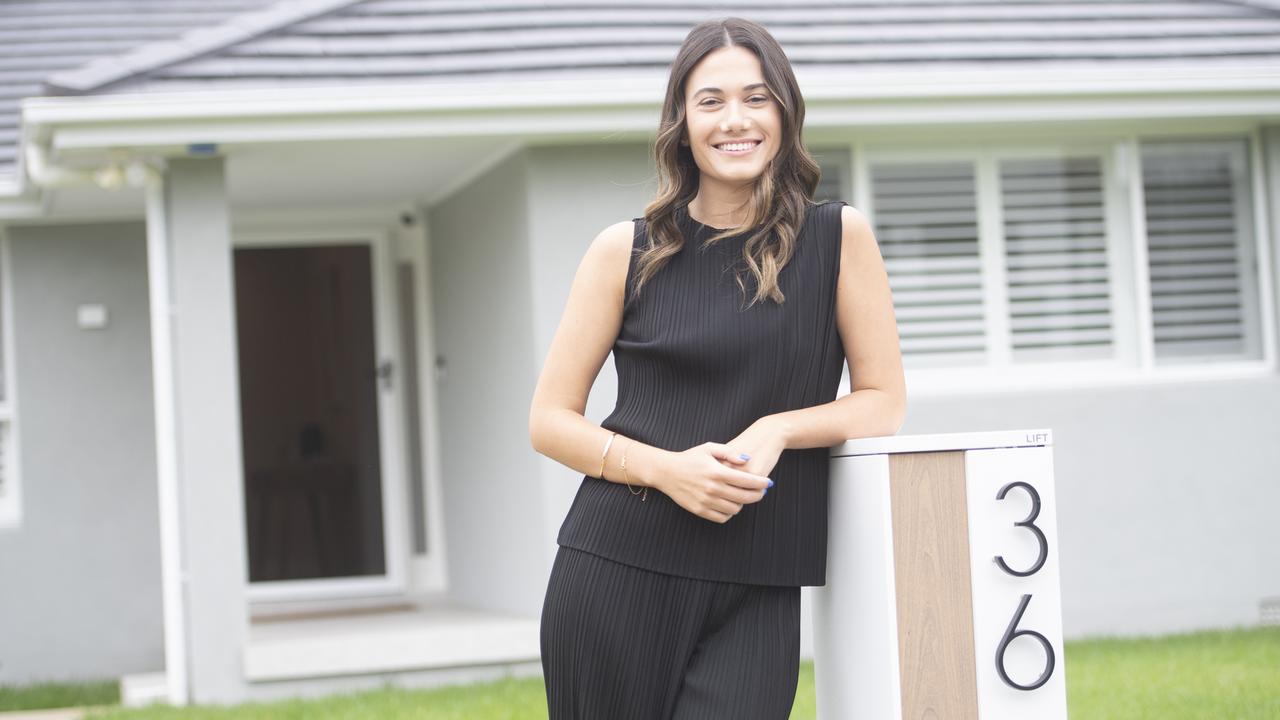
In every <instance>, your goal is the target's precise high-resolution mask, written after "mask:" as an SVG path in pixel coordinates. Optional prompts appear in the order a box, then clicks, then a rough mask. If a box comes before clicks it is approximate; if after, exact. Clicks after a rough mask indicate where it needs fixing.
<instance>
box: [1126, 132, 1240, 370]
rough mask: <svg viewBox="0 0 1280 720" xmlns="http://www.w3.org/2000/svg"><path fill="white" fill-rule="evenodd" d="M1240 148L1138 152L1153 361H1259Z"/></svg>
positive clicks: (1158, 147) (1174, 146)
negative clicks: (1234, 358)
mask: <svg viewBox="0 0 1280 720" xmlns="http://www.w3.org/2000/svg"><path fill="white" fill-rule="evenodd" d="M1245 157H1246V155H1245V152H1244V146H1243V143H1242V142H1225V143H1224V142H1202V143H1190V142H1181V143H1152V144H1145V145H1144V146H1143V150H1142V183H1143V192H1144V194H1145V198H1146V207H1145V211H1146V220H1147V247H1148V249H1147V256H1148V268H1149V272H1150V278H1151V313H1152V318H1151V319H1152V331H1153V334H1154V339H1155V355H1156V359H1157V360H1168V359H1179V358H1183V359H1185V358H1193V357H1203V356H1211V355H1230V356H1240V355H1245V354H1260V350H1259V348H1258V346H1259V345H1260V343H1259V342H1258V341H1257V332H1256V330H1254V328H1256V326H1257V319H1256V312H1257V310H1256V301H1255V298H1256V297H1257V294H1256V292H1253V290H1254V288H1256V285H1255V280H1254V278H1255V276H1256V273H1257V269H1256V267H1255V266H1254V264H1253V255H1252V251H1251V245H1252V242H1251V236H1250V235H1249V233H1248V229H1249V222H1250V220H1249V215H1250V210H1249V195H1248V182H1247V174H1246V163H1245Z"/></svg>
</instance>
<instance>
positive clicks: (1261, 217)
mask: <svg viewBox="0 0 1280 720" xmlns="http://www.w3.org/2000/svg"><path fill="white" fill-rule="evenodd" d="M1266 162H1267V161H1266V157H1265V155H1264V154H1263V138H1262V129H1261V128H1260V127H1256V126H1255V127H1254V129H1253V132H1251V133H1249V167H1250V168H1251V169H1252V174H1251V178H1250V179H1251V180H1252V184H1253V224H1254V232H1253V237H1254V242H1255V243H1256V245H1257V252H1256V254H1255V256H1254V257H1255V259H1256V263H1255V265H1256V272H1257V275H1258V306H1259V310H1260V312H1261V314H1262V357H1263V358H1265V359H1266V360H1267V361H1268V362H1269V363H1272V364H1274V363H1276V362H1277V348H1276V345H1277V339H1276V314H1275V297H1276V296H1275V287H1274V286H1273V285H1272V277H1271V272H1272V269H1271V233H1272V227H1271V218H1270V214H1269V213H1268V210H1267V208H1268V205H1267V201H1268V198H1267V189H1268V188H1267V171H1266ZM1272 180H1273V181H1280V178H1272Z"/></svg>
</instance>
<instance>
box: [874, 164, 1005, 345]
mask: <svg viewBox="0 0 1280 720" xmlns="http://www.w3.org/2000/svg"><path fill="white" fill-rule="evenodd" d="M871 192H872V201H871V216H872V218H874V225H875V232H876V238H877V239H878V240H879V242H880V252H881V254H882V255H883V256H884V263H885V269H886V270H887V271H888V273H889V281H890V285H891V287H892V290H893V302H894V312H895V313H896V314H897V318H898V334H899V338H900V341H901V347H902V355H903V363H904V365H907V366H912V365H914V366H937V365H975V364H982V363H984V362H986V361H987V351H986V346H987V332H986V322H985V319H984V317H985V313H984V293H983V277H982V261H981V257H980V253H979V249H978V235H979V232H978V194H977V179H976V175H975V168H974V163H973V162H972V161H970V160H962V159H958V160H943V159H939V160H917V161H906V162H877V163H873V164H872V166H871Z"/></svg>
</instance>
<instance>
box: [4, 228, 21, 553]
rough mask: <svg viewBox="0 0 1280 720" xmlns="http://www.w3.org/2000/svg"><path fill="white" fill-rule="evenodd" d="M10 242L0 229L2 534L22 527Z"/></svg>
mask: <svg viewBox="0 0 1280 720" xmlns="http://www.w3.org/2000/svg"><path fill="white" fill-rule="evenodd" d="M9 269H10V262H9V240H8V238H7V237H6V236H5V234H4V232H3V229H0V530H4V529H6V528H16V527H19V526H20V525H21V524H22V492H21V485H20V484H19V477H18V452H17V451H18V444H17V433H16V431H15V429H14V420H15V416H16V414H17V413H16V404H17V403H16V399H15V397H14V392H13V387H14V384H13V329H12V328H13V315H12V307H13V303H12V301H11V297H12V295H11V292H10V290H9V288H10V286H11V285H12V283H10V282H9V279H10V270H9Z"/></svg>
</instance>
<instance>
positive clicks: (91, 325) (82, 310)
mask: <svg viewBox="0 0 1280 720" xmlns="http://www.w3.org/2000/svg"><path fill="white" fill-rule="evenodd" d="M76 324H77V325H79V326H80V329H81V330H101V329H102V328H104V327H106V326H107V306H106V305H97V304H95V305H81V306H80V307H78V308H76Z"/></svg>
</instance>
